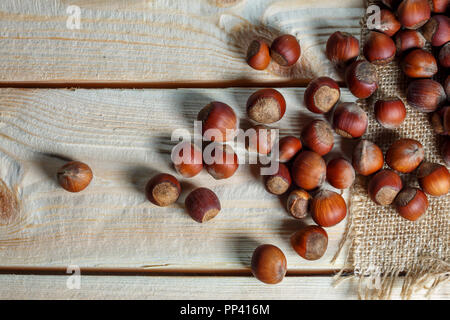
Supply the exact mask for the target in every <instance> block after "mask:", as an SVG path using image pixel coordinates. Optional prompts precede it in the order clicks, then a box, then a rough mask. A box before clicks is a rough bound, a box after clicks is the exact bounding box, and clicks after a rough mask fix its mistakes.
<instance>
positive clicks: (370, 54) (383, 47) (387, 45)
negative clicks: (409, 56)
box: [363, 31, 397, 65]
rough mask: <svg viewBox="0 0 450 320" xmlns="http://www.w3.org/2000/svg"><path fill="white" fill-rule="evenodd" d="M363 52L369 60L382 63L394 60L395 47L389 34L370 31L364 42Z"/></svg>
mask: <svg viewBox="0 0 450 320" xmlns="http://www.w3.org/2000/svg"><path fill="white" fill-rule="evenodd" d="M363 52H364V56H365V57H366V59H367V60H368V61H369V62H371V63H373V64H375V65H384V64H387V63H389V62H391V61H392V60H394V58H395V53H396V52H397V48H396V47H395V43H394V41H393V40H392V39H391V38H390V37H389V36H387V35H385V34H384V33H380V32H375V31H372V32H370V34H369V37H368V39H367V41H366V43H365V44H364V48H363Z"/></svg>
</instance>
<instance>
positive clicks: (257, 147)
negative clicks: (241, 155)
mask: <svg viewBox="0 0 450 320" xmlns="http://www.w3.org/2000/svg"><path fill="white" fill-rule="evenodd" d="M275 139H276V137H275V136H274V133H273V131H272V130H271V129H270V128H269V127H266V126H263V125H257V126H254V127H253V128H251V129H250V135H249V141H248V145H247V149H248V151H249V152H257V153H259V154H263V155H266V154H269V153H270V151H271V150H272V147H273V145H274V144H275Z"/></svg>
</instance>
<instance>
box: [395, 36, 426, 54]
mask: <svg viewBox="0 0 450 320" xmlns="http://www.w3.org/2000/svg"><path fill="white" fill-rule="evenodd" d="M426 43H427V40H426V39H425V38H424V37H423V35H422V34H421V33H420V32H419V31H416V30H400V31H399V32H397V34H396V35H395V46H396V47H397V54H400V53H403V52H405V51H407V50H409V49H415V48H417V49H422V48H423V47H425V44H426Z"/></svg>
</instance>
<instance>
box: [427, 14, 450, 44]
mask: <svg viewBox="0 0 450 320" xmlns="http://www.w3.org/2000/svg"><path fill="white" fill-rule="evenodd" d="M423 36H424V37H425V39H427V41H428V42H430V43H431V45H432V46H434V47H440V46H442V45H444V44H446V43H447V42H449V41H450V19H449V18H448V17H447V16H444V15H435V16H433V17H431V19H430V20H429V21H428V22H427V23H426V24H425V25H424V26H423Z"/></svg>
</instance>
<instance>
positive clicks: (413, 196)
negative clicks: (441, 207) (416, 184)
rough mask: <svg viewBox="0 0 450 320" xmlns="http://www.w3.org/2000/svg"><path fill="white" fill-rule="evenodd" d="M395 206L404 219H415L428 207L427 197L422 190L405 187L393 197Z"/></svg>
mask: <svg viewBox="0 0 450 320" xmlns="http://www.w3.org/2000/svg"><path fill="white" fill-rule="evenodd" d="M395 208H396V209H397V212H398V213H399V214H400V215H401V216H402V217H403V218H405V219H408V220H411V221H416V220H417V219H419V218H420V217H421V216H422V215H423V214H424V213H425V212H426V211H427V208H428V198H427V196H426V194H425V193H423V191H422V190H420V189H417V188H405V189H403V190H402V191H400V193H399V194H398V195H397V198H395Z"/></svg>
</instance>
